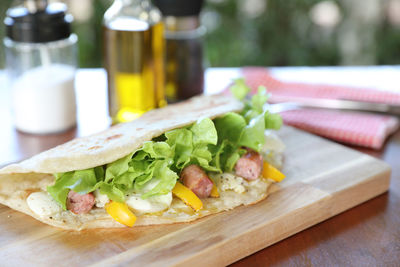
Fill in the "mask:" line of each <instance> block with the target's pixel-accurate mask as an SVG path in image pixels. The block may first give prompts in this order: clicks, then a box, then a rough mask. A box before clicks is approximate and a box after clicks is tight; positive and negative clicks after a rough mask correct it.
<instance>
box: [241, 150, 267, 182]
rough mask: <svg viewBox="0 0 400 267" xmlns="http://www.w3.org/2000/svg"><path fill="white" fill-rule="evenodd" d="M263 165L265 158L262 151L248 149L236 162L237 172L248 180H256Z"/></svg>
mask: <svg viewBox="0 0 400 267" xmlns="http://www.w3.org/2000/svg"><path fill="white" fill-rule="evenodd" d="M262 167H263V158H262V156H261V155H260V153H257V152H255V151H254V150H251V149H247V153H246V154H244V155H243V156H242V157H241V158H240V159H239V160H238V161H237V162H236V165H235V172H236V174H237V175H239V176H241V177H243V178H245V179H247V180H255V179H257V178H258V177H260V174H261V171H262Z"/></svg>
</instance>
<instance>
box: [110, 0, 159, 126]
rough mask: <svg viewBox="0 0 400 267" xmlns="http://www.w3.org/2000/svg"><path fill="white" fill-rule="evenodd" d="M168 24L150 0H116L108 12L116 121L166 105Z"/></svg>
mask: <svg viewBox="0 0 400 267" xmlns="http://www.w3.org/2000/svg"><path fill="white" fill-rule="evenodd" d="M163 32H164V25H163V23H162V21H161V13H160V11H159V10H158V9H157V8H155V7H154V6H153V5H152V4H151V2H150V1H149V0H115V1H114V3H113V4H112V6H111V7H110V8H109V9H108V10H107V11H106V13H105V14H104V28H103V33H104V67H105V69H106V71H107V78H108V100H109V113H110V116H111V118H112V120H113V123H118V122H126V121H131V120H133V119H135V118H137V117H139V116H140V115H142V114H143V113H144V112H146V111H148V110H150V109H153V108H157V107H162V106H164V105H166V101H165V96H164V35H163Z"/></svg>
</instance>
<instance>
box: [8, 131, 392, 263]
mask: <svg viewBox="0 0 400 267" xmlns="http://www.w3.org/2000/svg"><path fill="white" fill-rule="evenodd" d="M280 136H281V137H282V139H283V140H284V142H285V144H286V146H287V150H286V153H285V164H284V168H283V172H284V173H285V174H286V175H287V177H286V179H285V180H284V181H283V182H282V183H280V184H276V185H274V186H273V187H272V188H271V195H270V196H269V197H268V198H267V199H265V200H264V201H262V202H260V203H258V204H256V205H252V206H249V207H239V208H236V209H234V210H232V211H228V212H224V213H220V214H217V215H213V216H209V217H206V218H203V219H201V220H199V221H196V222H194V223H186V224H176V225H166V226H157V227H155V226H154V227H134V228H132V229H128V228H126V229H111V230H107V229H98V230H86V231H82V232H74V231H65V230H59V229H57V228H53V227H50V226H47V225H45V224H42V223H40V222H38V221H36V220H34V219H32V218H31V217H29V216H27V215H24V214H21V213H18V212H15V211H13V210H11V209H9V208H7V207H5V206H2V205H0V259H1V262H0V265H2V266H3V265H9V266H19V265H27V264H29V265H54V266H83V265H85V266H86V265H90V264H94V265H107V266H108V265H117V264H118V265H130V266H131V265H135V266H136V265H137V266H153V265H154V266H169V265H178V266H191V267H194V266H210V265H213V266H214V265H226V264H229V263H232V262H234V261H236V260H238V259H240V258H243V257H245V256H248V255H250V254H252V253H254V252H256V251H258V250H260V249H262V248H265V247H267V246H269V245H271V244H273V243H276V242H278V241H280V240H282V239H284V238H286V237H288V236H291V235H293V234H295V233H297V232H299V231H302V230H304V229H306V228H308V227H310V226H312V225H315V224H317V223H319V222H321V221H323V220H326V219H328V218H330V217H332V216H334V215H336V214H338V213H340V212H342V211H344V210H347V209H349V208H351V207H353V206H355V205H357V204H360V203H362V202H364V201H366V200H368V199H370V198H373V197H375V196H377V195H379V194H382V193H383V192H385V191H387V190H388V188H389V181H390V167H389V166H388V165H387V164H386V163H384V162H382V161H380V160H377V159H375V158H372V157H370V156H368V155H365V154H362V153H359V152H357V151H354V150H351V149H349V148H346V147H344V146H341V145H338V144H335V143H332V142H330V141H327V140H324V139H322V138H320V137H316V136H313V135H311V134H308V133H304V132H301V131H299V130H295V129H293V128H289V127H284V128H283V129H282V130H281V131H280Z"/></svg>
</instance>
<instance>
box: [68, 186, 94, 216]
mask: <svg viewBox="0 0 400 267" xmlns="http://www.w3.org/2000/svg"><path fill="white" fill-rule="evenodd" d="M94 203H95V199H94V196H93V194H92V193H89V194H85V195H81V194H78V193H76V192H75V191H72V190H70V191H69V193H68V198H67V209H68V210H70V211H72V212H73V213H75V214H82V213H88V212H89V211H90V210H91V209H92V208H93V205H94Z"/></svg>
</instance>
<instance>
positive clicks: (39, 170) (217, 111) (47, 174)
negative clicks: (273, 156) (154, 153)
mask: <svg viewBox="0 0 400 267" xmlns="http://www.w3.org/2000/svg"><path fill="white" fill-rule="evenodd" d="M242 108H243V104H242V103H241V102H240V101H237V100H235V99H233V98H231V97H227V96H221V95H219V96H200V97H195V98H192V99H190V100H188V101H186V102H183V103H179V104H174V105H169V106H167V107H165V108H161V109H157V110H152V111H150V112H148V113H146V114H144V115H143V116H142V117H140V118H138V119H137V120H135V121H133V122H130V123H124V124H119V125H116V126H113V127H111V128H109V129H108V130H106V131H103V132H101V133H98V134H95V135H91V136H87V137H82V138H77V139H74V140H72V141H70V142H67V143H65V144H63V145H60V146H57V147H55V148H53V149H50V150H48V151H45V152H43V153H40V154H38V155H36V156H34V157H32V158H30V159H27V160H25V161H22V162H20V163H18V164H11V165H9V166H6V167H5V168H3V169H1V170H0V203H1V204H4V205H7V206H9V207H10V208H12V209H15V210H18V211H20V212H23V213H26V214H28V215H30V216H32V217H34V218H35V219H37V220H39V221H42V222H44V223H47V224H49V225H52V226H56V227H61V228H65V229H74V230H81V229H86V228H102V227H104V228H110V227H124V226H123V225H121V224H119V223H118V222H116V221H115V220H113V219H112V218H111V216H110V215H108V214H107V212H106V211H105V209H104V208H94V209H92V210H91V211H90V212H89V213H87V214H79V215H76V214H74V213H72V212H70V211H69V210H65V211H61V212H60V213H58V214H55V215H52V216H39V215H38V214H36V213H34V212H33V211H32V210H31V209H30V208H29V206H28V205H27V201H26V199H27V197H28V196H29V195H30V194H31V193H32V192H38V191H44V192H45V191H46V187H47V186H49V185H52V184H53V183H54V180H55V178H54V176H53V174H54V173H62V172H69V171H74V170H83V169H88V168H93V167H96V166H100V165H104V164H107V163H110V162H113V161H116V160H118V159H120V158H122V157H124V156H127V155H128V154H130V153H132V152H134V151H136V150H137V149H139V148H140V147H141V146H142V145H143V143H144V142H145V141H150V140H152V139H153V138H155V137H157V136H160V135H161V134H163V133H164V132H166V131H168V130H171V129H176V128H180V127H184V126H187V125H190V124H193V123H194V122H196V121H197V120H198V119H199V118H203V117H207V118H211V119H212V118H215V117H218V116H221V115H223V114H225V113H227V112H232V111H240V110H241V109H242ZM269 184H270V182H269V181H268V180H267V179H258V180H256V181H244V182H243V183H242V186H244V188H245V190H246V191H247V192H246V193H237V192H235V191H234V190H227V191H224V192H221V195H220V197H219V198H207V199H205V200H203V203H204V208H203V209H202V210H200V211H198V212H194V211H193V210H192V209H191V208H190V207H188V206H187V205H185V204H184V203H183V202H182V201H181V200H179V199H176V198H174V199H173V201H172V204H171V206H170V208H169V209H167V210H165V211H163V212H159V213H157V214H143V215H140V216H138V218H137V221H136V224H135V226H136V225H152V224H169V223H176V222H187V221H192V220H194V219H197V218H200V217H204V216H207V215H209V214H213V213H217V212H220V211H224V210H229V209H232V208H234V207H236V206H239V205H242V204H245V205H248V204H252V203H255V202H258V201H260V200H262V199H264V198H265V197H266V196H267V188H268V185H269Z"/></svg>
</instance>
